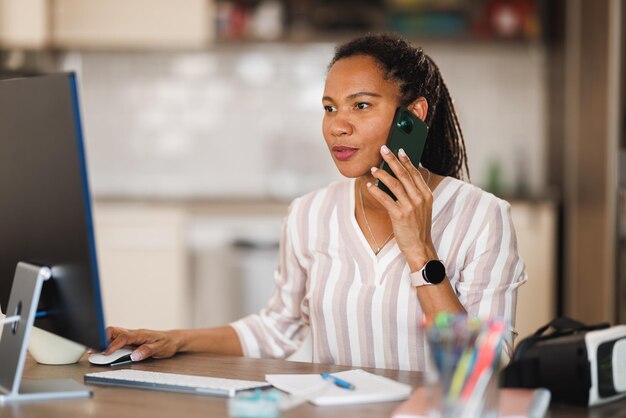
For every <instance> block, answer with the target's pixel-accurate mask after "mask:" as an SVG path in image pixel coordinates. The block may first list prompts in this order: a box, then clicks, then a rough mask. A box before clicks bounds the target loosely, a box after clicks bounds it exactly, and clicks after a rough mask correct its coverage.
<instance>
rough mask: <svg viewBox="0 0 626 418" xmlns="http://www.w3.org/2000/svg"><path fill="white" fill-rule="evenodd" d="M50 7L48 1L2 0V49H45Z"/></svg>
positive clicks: (0, 23) (0, 8) (0, 10)
mask: <svg viewBox="0 0 626 418" xmlns="http://www.w3.org/2000/svg"><path fill="white" fill-rule="evenodd" d="M49 5H50V3H49V1H48V0H0V48H19V49H39V48H43V47H45V46H46V45H47V44H48V41H49V31H50V25H49V20H48V13H49Z"/></svg>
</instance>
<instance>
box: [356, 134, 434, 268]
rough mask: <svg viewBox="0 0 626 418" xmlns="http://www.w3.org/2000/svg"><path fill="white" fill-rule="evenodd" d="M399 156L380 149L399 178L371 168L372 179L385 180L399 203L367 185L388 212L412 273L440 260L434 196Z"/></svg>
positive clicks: (420, 176)
mask: <svg viewBox="0 0 626 418" xmlns="http://www.w3.org/2000/svg"><path fill="white" fill-rule="evenodd" d="M398 154H399V159H398V158H396V157H395V156H394V155H393V153H392V152H391V151H390V150H389V148H387V146H383V147H382V148H381V155H382V157H383V159H384V160H385V161H386V162H387V164H389V166H390V167H391V170H392V171H393V172H394V174H395V175H396V177H397V179H396V178H394V177H393V176H391V175H390V174H389V173H387V172H386V171H385V170H379V169H377V168H375V167H373V168H372V176H374V178H376V179H378V180H380V181H382V182H383V183H384V184H385V185H386V186H387V187H388V188H389V190H391V192H392V193H393V194H394V195H395V196H396V198H397V199H398V200H397V201H394V200H393V199H392V198H391V197H390V196H389V195H388V194H387V193H385V192H383V191H382V190H380V189H379V188H378V187H375V186H374V185H372V184H368V185H367V186H368V190H369V191H370V193H371V194H372V196H373V197H374V198H375V199H376V200H377V201H378V202H379V203H380V204H381V205H383V207H384V208H385V209H387V212H388V213H389V217H390V218H391V223H392V225H393V233H394V235H395V237H396V242H397V243H398V247H400V250H401V251H402V252H403V253H404V256H405V257H406V259H407V262H408V263H409V267H410V269H411V271H417V270H419V269H421V268H422V267H423V266H424V264H426V262H427V261H429V260H432V259H436V258H437V253H436V251H435V249H434V245H433V243H432V239H431V235H430V229H431V222H432V208H433V194H432V192H431V191H430V189H429V188H428V185H427V184H426V182H425V181H424V178H423V177H422V174H421V173H420V172H419V170H418V169H417V168H416V167H415V166H414V165H413V163H411V160H410V159H409V157H408V156H407V155H406V154H405V153H404V152H402V151H401V152H399V153H398Z"/></svg>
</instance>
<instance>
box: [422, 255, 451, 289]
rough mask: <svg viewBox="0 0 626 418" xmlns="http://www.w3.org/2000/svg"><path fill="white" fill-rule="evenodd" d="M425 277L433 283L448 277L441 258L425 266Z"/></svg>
mask: <svg viewBox="0 0 626 418" xmlns="http://www.w3.org/2000/svg"><path fill="white" fill-rule="evenodd" d="M424 278H425V279H426V280H427V281H428V282H429V283H432V284H439V283H441V282H442V281H443V279H445V278H446V267H445V266H444V265H443V263H442V262H441V261H439V260H431V261H429V262H428V263H426V266H425V267H424Z"/></svg>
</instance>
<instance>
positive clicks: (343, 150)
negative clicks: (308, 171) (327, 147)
mask: <svg viewBox="0 0 626 418" xmlns="http://www.w3.org/2000/svg"><path fill="white" fill-rule="evenodd" d="M358 150H359V149H358V148H351V147H333V154H334V155H335V158H336V159H338V160H339V161H346V160H349V159H350V158H352V156H353V155H354V154H356V153H357V151H358Z"/></svg>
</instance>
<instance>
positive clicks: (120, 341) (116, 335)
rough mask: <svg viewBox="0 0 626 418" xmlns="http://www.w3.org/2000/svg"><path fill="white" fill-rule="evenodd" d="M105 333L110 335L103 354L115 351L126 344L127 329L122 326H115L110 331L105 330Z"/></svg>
mask: <svg viewBox="0 0 626 418" xmlns="http://www.w3.org/2000/svg"><path fill="white" fill-rule="evenodd" d="M107 333H108V334H109V336H110V337H109V346H108V347H107V348H106V350H104V352H103V354H104V355H109V354H111V353H113V352H114V351H117V350H119V349H120V348H122V347H125V346H126V345H128V335H127V330H125V329H122V328H115V329H113V330H111V332H110V333H109V332H108V330H107Z"/></svg>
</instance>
